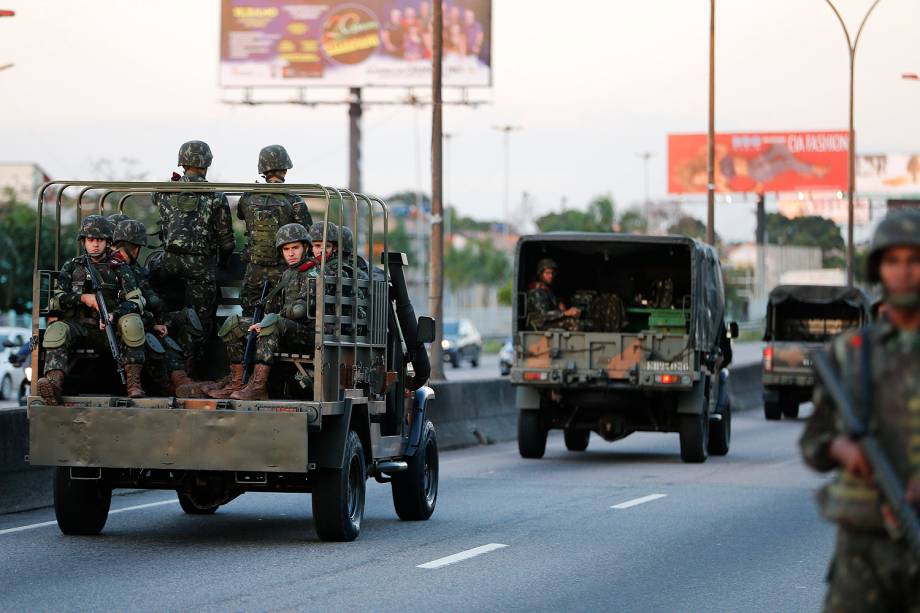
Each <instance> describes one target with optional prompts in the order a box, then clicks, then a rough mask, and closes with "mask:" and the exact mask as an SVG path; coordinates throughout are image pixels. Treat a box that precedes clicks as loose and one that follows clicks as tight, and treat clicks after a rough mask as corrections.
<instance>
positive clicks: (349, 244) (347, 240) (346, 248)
mask: <svg viewBox="0 0 920 613" xmlns="http://www.w3.org/2000/svg"><path fill="white" fill-rule="evenodd" d="M339 231H340V232H341V233H342V253H347V254H351V252H353V251H354V250H355V233H354V232H352V231H351V228H349V227H348V226H346V225H341V226H339Z"/></svg>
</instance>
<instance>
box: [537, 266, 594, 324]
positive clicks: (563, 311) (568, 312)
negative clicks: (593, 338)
mask: <svg viewBox="0 0 920 613" xmlns="http://www.w3.org/2000/svg"><path fill="white" fill-rule="evenodd" d="M558 269H559V266H558V265H557V264H556V262H555V261H553V260H550V259H548V258H544V259H542V260H540V261H539V262H537V282H536V284H535V285H534V287H532V288H531V289H529V290H528V291H527V327H528V328H530V329H531V330H548V329H550V328H563V329H565V330H569V331H576V330H578V329H579V328H580V322H579V318H580V317H581V310H580V309H578V308H576V307H566V306H565V304H563V303H562V302H560V301H559V299H558V298H556V293H555V292H553V287H552V286H553V281H554V280H555V278H556V271H557V270H558Z"/></svg>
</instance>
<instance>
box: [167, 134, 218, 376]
mask: <svg viewBox="0 0 920 613" xmlns="http://www.w3.org/2000/svg"><path fill="white" fill-rule="evenodd" d="M212 159H213V155H212V154H211V148H210V147H208V145H207V143H204V142H202V141H197V140H193V141H189V142H187V143H185V144H183V145H182V147H180V148H179V165H180V166H182V168H183V169H184V170H185V174H183V175H182V176H181V177H180V176H179V175H177V174H175V173H173V180H174V181H178V182H187V183H201V182H206V181H207V179H206V175H207V172H208V167H209V166H210V165H211V160H212ZM153 201H154V202H155V203H156V205H157V209H158V210H159V213H160V238H161V240H162V243H163V247H164V249H165V252H164V254H163V256H162V259H161V260H160V261H159V267H158V271H157V276H158V279H159V280H160V282H161V283H162V284H163V285H164V286H165V285H167V284H170V283H176V284H178V285H179V286H181V287H183V288H184V291H185V295H184V302H183V304H184V305H186V306H191V307H192V308H194V309H195V312H196V314H197V315H198V319H199V320H200V322H201V326H202V328H203V330H204V335H203V336H204V337H205V338H206V337H207V336H208V335H209V334H210V331H211V326H212V325H213V315H214V309H215V307H216V303H217V276H216V275H217V266H218V265H220V266H223V265H224V264H226V262H227V260H228V259H229V257H230V255H231V254H232V253H233V247H234V239H233V227H232V220H231V218H230V205H229V204H228V202H227V197H226V196H225V195H224V194H223V193H220V192H215V193H211V194H206V193H194V192H158V193H155V194H153ZM189 349H190V353H191V355H192V356H193V357H194V359H195V361H198V360H200V359H201V355H200V353H201V342H200V341H198V342H195V344H194V346H193V347H191V348H189Z"/></svg>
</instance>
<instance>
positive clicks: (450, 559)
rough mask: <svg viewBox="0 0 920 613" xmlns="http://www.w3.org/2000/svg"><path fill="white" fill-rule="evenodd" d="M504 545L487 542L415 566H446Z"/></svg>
mask: <svg viewBox="0 0 920 613" xmlns="http://www.w3.org/2000/svg"><path fill="white" fill-rule="evenodd" d="M504 547H507V545H502V544H501V543H489V544H488V545H483V546H481V547H473V548H472V549H467V550H466V551H461V552H460V553H455V554H454V555H452V556H447V557H445V558H438V559H437V560H432V561H431V562H425V563H424V564H419V565H418V566H416V568H441V567H442V566H447V565H448V564H456V563H457V562H462V561H463V560H469V559H470V558H475V557H476V556H481V555H482V554H484V553H489V552H490V551H495V550H496V549H502V548H504Z"/></svg>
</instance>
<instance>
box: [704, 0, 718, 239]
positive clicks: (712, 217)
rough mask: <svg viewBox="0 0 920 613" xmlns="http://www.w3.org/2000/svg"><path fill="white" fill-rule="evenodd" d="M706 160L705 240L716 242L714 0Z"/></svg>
mask: <svg viewBox="0 0 920 613" xmlns="http://www.w3.org/2000/svg"><path fill="white" fill-rule="evenodd" d="M707 149H708V155H707V162H706V174H707V179H706V242H707V243H709V244H710V245H714V244H715V242H716V228H715V226H716V0H709V138H708V139H707Z"/></svg>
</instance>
